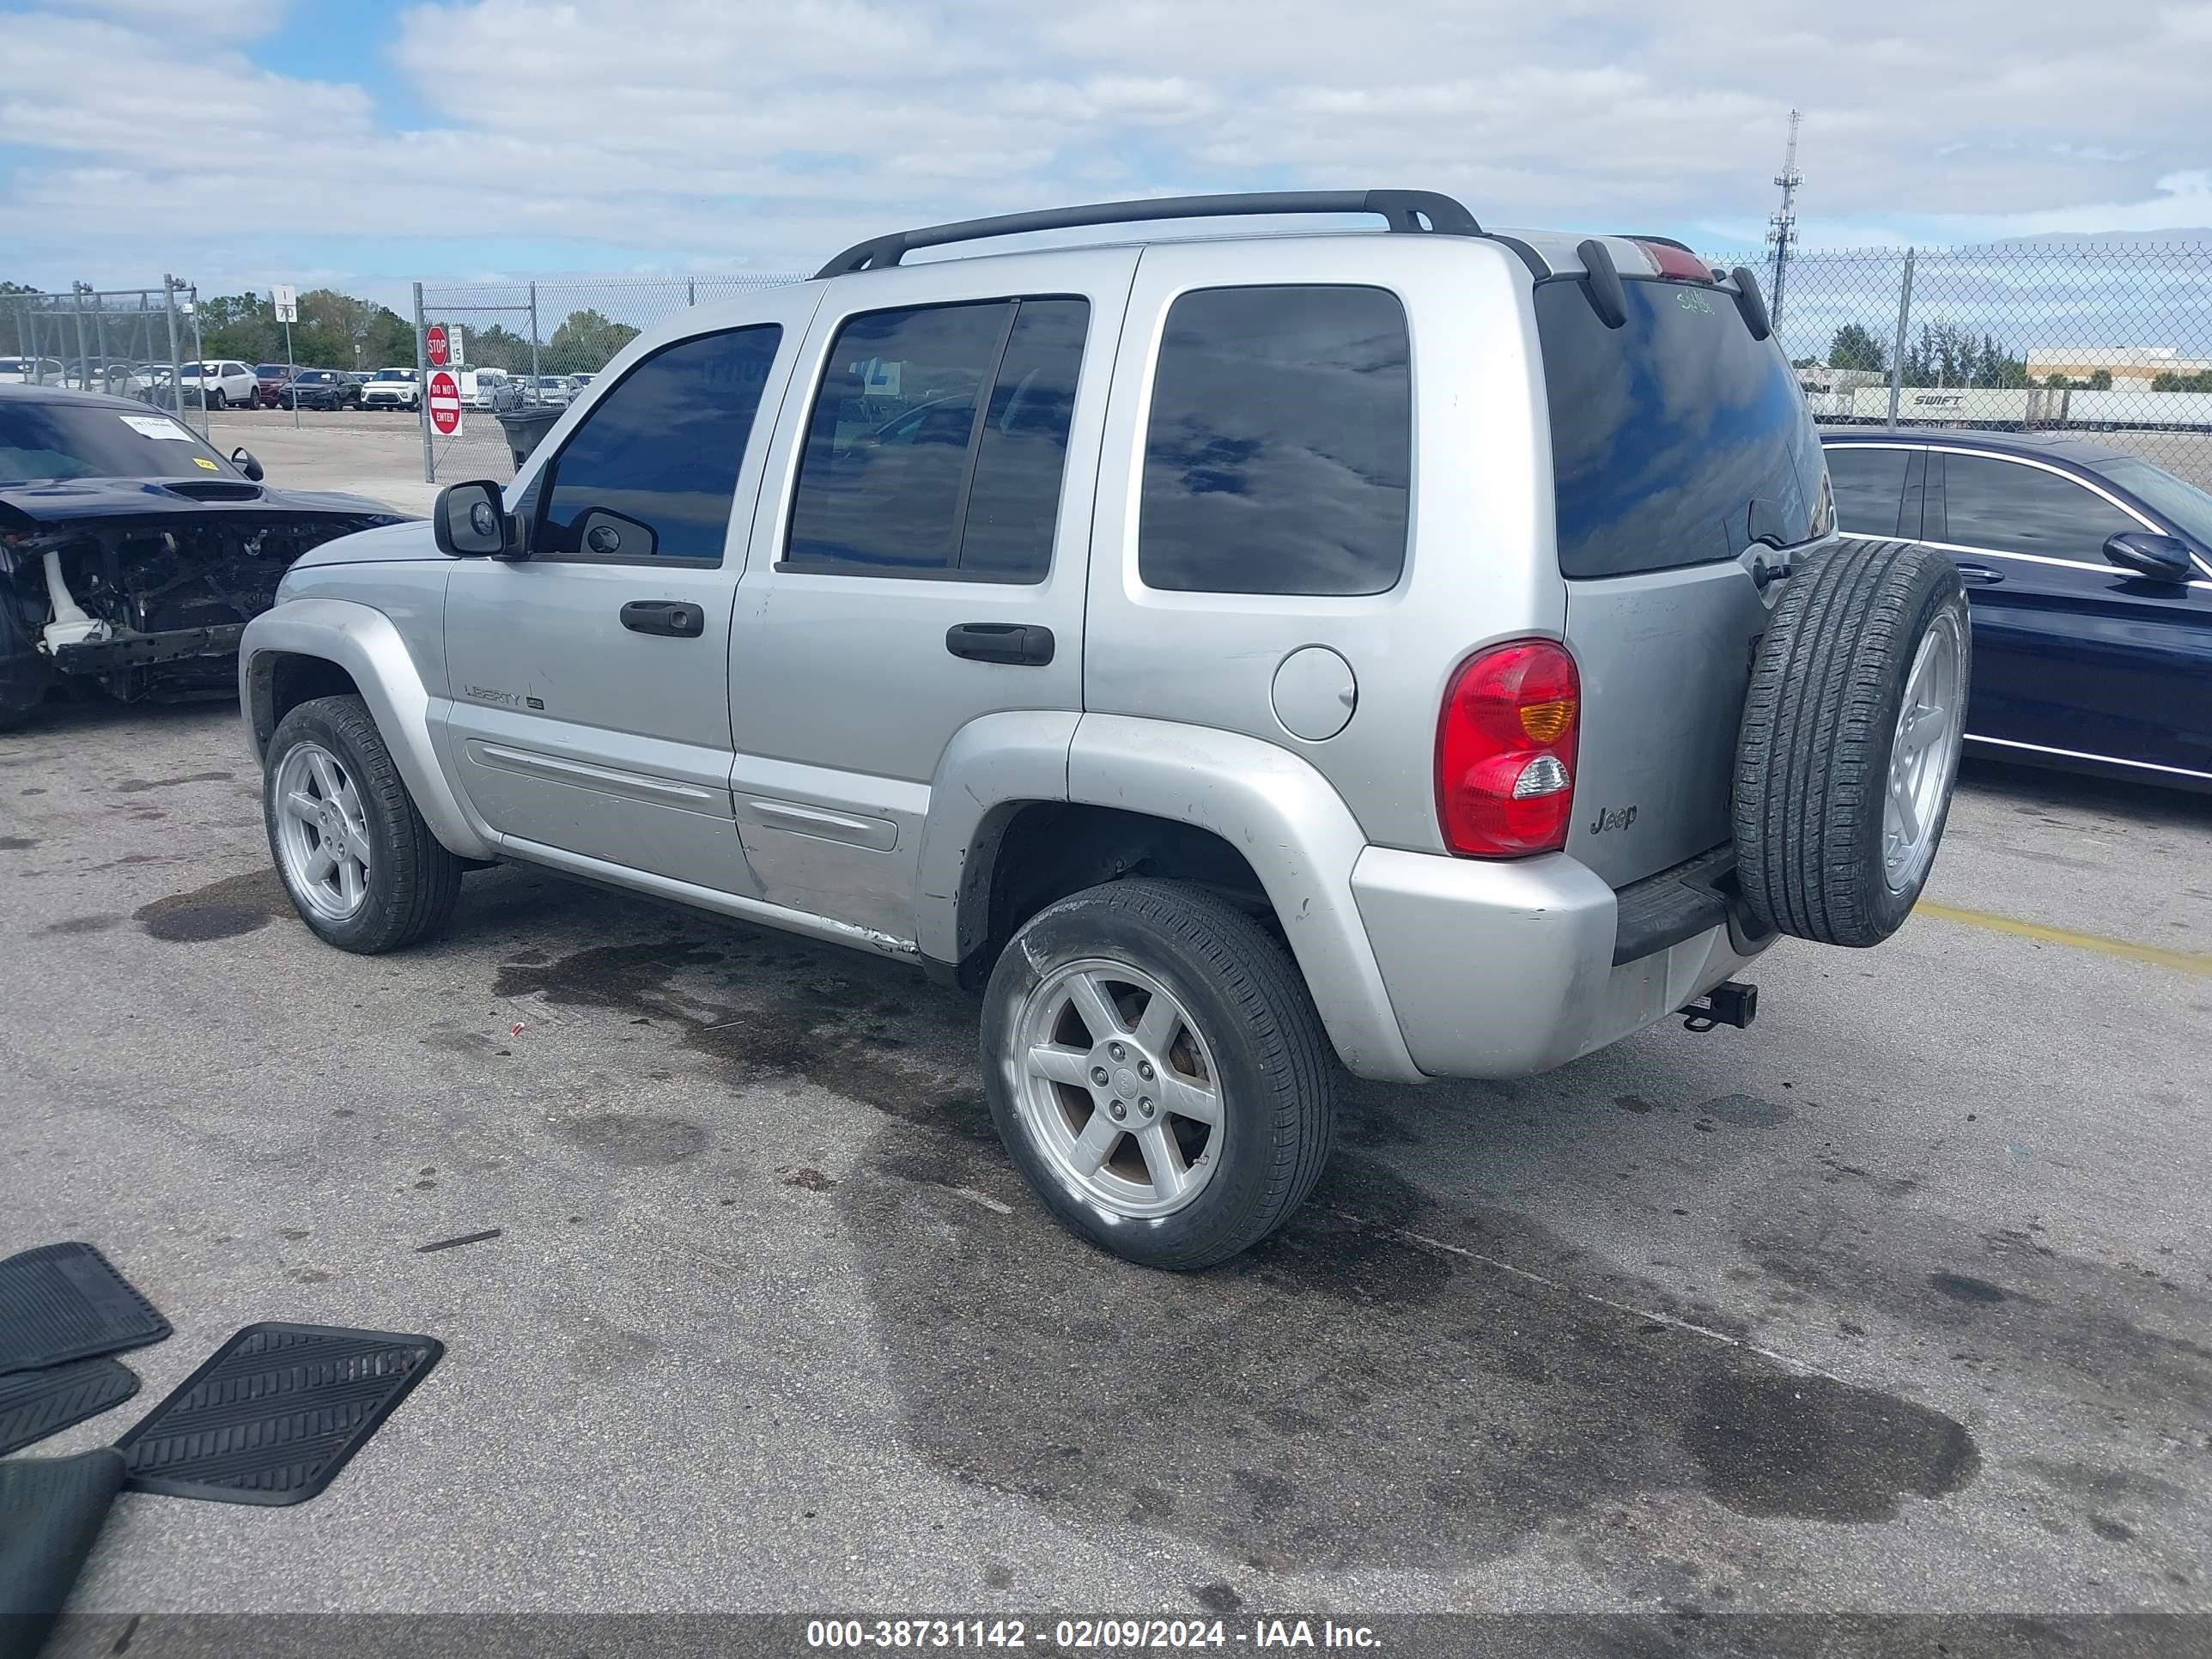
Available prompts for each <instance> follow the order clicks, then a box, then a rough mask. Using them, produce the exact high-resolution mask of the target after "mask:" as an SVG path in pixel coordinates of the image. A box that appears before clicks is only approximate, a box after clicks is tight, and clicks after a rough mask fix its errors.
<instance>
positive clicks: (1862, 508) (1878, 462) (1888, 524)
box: [1828, 444, 1912, 536]
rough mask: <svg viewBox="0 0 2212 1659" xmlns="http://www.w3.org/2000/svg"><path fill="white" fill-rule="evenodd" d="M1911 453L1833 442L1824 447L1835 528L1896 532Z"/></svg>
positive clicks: (1867, 533)
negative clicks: (1825, 448)
mask: <svg viewBox="0 0 2212 1659" xmlns="http://www.w3.org/2000/svg"><path fill="white" fill-rule="evenodd" d="M1911 464H1912V455H1911V452H1910V451H1909V450H1903V449H1874V448H1870V447H1867V446H1865V445H1863V444H1835V445H1832V446H1831V447H1830V448H1829V450H1828V481H1829V482H1830V483H1832V484H1833V485H1834V486H1835V490H1836V525H1837V527H1838V528H1839V529H1841V530H1844V531H1846V532H1850V534H1853V535H1858V536H1894V535H1895V534H1897V519H1898V507H1899V503H1900V502H1901V501H1903V500H1904V499H1905V469H1906V468H1908V467H1909V466H1911Z"/></svg>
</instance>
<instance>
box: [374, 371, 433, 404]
mask: <svg viewBox="0 0 2212 1659" xmlns="http://www.w3.org/2000/svg"><path fill="white" fill-rule="evenodd" d="M421 405H422V382H421V381H420V380H417V379H416V372H415V370H413V369H411V368H380V369H378V370H377V371H376V373H375V374H372V375H370V376H369V377H368V385H367V386H363V387H362V389H361V406H362V408H363V409H416V408H419V407H421Z"/></svg>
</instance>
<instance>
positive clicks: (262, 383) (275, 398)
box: [253, 363, 297, 409]
mask: <svg viewBox="0 0 2212 1659" xmlns="http://www.w3.org/2000/svg"><path fill="white" fill-rule="evenodd" d="M296 372H297V371H296V370H295V368H293V366H292V365H291V364H290V363H256V364H254V366H253V406H254V407H255V408H256V409H277V408H281V407H282V406H283V404H284V403H285V401H286V398H285V393H286V392H288V391H289V390H290V388H291V385H292V376H293V375H294V374H295V373H296Z"/></svg>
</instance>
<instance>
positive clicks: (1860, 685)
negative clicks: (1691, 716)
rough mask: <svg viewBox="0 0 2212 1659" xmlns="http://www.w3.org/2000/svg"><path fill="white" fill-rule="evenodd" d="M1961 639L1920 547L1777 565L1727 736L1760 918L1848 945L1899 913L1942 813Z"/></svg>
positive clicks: (1961, 722)
mask: <svg viewBox="0 0 2212 1659" xmlns="http://www.w3.org/2000/svg"><path fill="white" fill-rule="evenodd" d="M1971 669H1972V633H1971V630H1970V628H1969V625H1968V622H1967V615H1966V592H1965V589H1964V588H1963V587H1962V586H1960V580H1959V574H1958V571H1957V570H1956V568H1954V566H1953V564H1952V562H1951V560H1950V558H1949V556H1948V555H1946V554H1943V553H1941V552H1938V551H1936V550H1934V549H1932V548H1928V547H1924V546H1923V545H1921V544H1918V543H1917V542H1896V541H1862V540H1858V539H1856V538H1852V539H1846V540H1844V541H1843V542H1841V543H1839V544H1837V545H1836V546H1835V547H1834V548H1833V549H1832V550H1830V551H1828V552H1827V553H1826V554H1823V555H1821V556H1819V557H1817V558H1816V559H1814V561H1813V562H1811V563H1810V564H1808V565H1807V566H1805V567H1804V568H1802V569H1800V570H1799V571H1798V572H1797V574H1795V575H1793V576H1792V577H1791V578H1790V583H1789V586H1788V587H1787V589H1786V590H1785V591H1784V594H1783V597H1782V600H1781V602H1780V603H1779V604H1778V605H1777V606H1776V607H1775V610H1774V614H1773V616H1772V617H1771V619H1770V620H1769V622H1768V623H1767V628H1766V632H1765V635H1763V636H1762V637H1761V639H1760V641H1759V653H1758V656H1757V658H1756V659H1755V661H1754V663H1753V669H1752V679H1751V690H1750V693H1749V695H1748V696H1747V697H1746V699H1745V702H1744V712H1743V726H1742V728H1741V735H1740V738H1739V740H1738V744H1737V749H1736V776H1735V845H1736V874H1737V879H1738V880H1739V881H1740V882H1741V884H1742V890H1743V897H1744V901H1745V903H1746V905H1747V908H1748V909H1749V910H1750V912H1751V915H1752V918H1753V921H1756V922H1758V923H1759V925H1760V926H1761V927H1763V928H1774V929H1778V930H1779V931H1780V932H1782V933H1789V934H1792V935H1794V936H1795V937H1796V938H1798V939H1812V940H1814V941H1816V942H1817V943H1820V944H1823V945H1849V946H1855V947H1863V946H1866V945H1879V944H1881V941H1882V940H1884V939H1887V938H1888V937H1889V936H1890V935H1891V934H1892V933H1895V932H1896V931H1897V930H1898V928H1899V927H1902V926H1903V925H1904V923H1905V918H1906V917H1907V916H1908V915H1911V913H1912V907H1913V905H1914V904H1915V903H1916V902H1917V901H1918V899H1919V897H1920V894H1921V890H1922V889H1923V887H1924V886H1925V885H1926V884H1927V880H1928V874H1929V869H1930V868H1931V867H1932V866H1933V864H1934V861H1935V857H1936V847H1937V845H1938V843H1940V842H1941V841H1942V835H1943V827H1944V823H1945V821H1946V819H1947V818H1948V815H1949V811H1950V805H1951V788H1952V785H1953V783H1954V781H1955V780H1956V778H1957V776H1958V767H1959V751H1960V743H1961V740H1962V739H1963V738H1964V735H1965V732H1966V686H1967V684H1968V680H1969V677H1970V673H1971Z"/></svg>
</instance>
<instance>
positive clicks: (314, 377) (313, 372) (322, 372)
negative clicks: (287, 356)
mask: <svg viewBox="0 0 2212 1659" xmlns="http://www.w3.org/2000/svg"><path fill="white" fill-rule="evenodd" d="M298 378H299V379H301V380H308V381H312V382H314V383H316V384H318V385H319V384H320V383H321V382H323V381H325V380H336V379H337V376H336V375H334V374H331V372H330V371H329V370H328V369H325V368H303V369H301V371H300V373H299V375H298Z"/></svg>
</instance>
